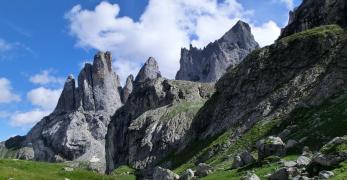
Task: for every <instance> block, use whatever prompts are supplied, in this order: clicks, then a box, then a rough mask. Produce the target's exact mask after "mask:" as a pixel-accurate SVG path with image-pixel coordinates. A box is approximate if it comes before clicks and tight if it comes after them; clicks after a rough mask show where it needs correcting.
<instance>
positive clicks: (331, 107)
mask: <svg viewBox="0 0 347 180" xmlns="http://www.w3.org/2000/svg"><path fill="white" fill-rule="evenodd" d="M346 108H347V94H344V95H341V96H339V97H337V98H335V99H332V100H328V101H326V102H324V103H323V104H322V105H320V106H317V107H309V108H300V109H297V110H296V111H294V112H293V113H292V115H291V116H290V118H289V119H288V120H287V121H285V122H284V125H283V127H286V126H287V125H288V124H295V125H297V126H298V127H297V128H296V129H295V131H294V133H293V134H291V135H290V138H291V139H296V140H299V139H301V138H303V137H307V140H306V141H305V145H306V146H310V147H311V148H314V149H317V150H318V149H320V148H321V147H322V146H323V145H324V144H325V143H327V142H328V141H330V140H332V139H333V138H335V137H341V136H344V135H346V134H347V128H346V127H347V110H346ZM280 129H281V128H280ZM340 148H343V146H342V147H340Z"/></svg>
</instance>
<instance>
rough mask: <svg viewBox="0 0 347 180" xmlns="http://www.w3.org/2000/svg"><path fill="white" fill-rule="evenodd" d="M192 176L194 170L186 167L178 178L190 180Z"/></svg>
mask: <svg viewBox="0 0 347 180" xmlns="http://www.w3.org/2000/svg"><path fill="white" fill-rule="evenodd" d="M193 178H194V171H193V170H191V169H187V170H186V171H185V172H184V173H183V174H182V175H181V176H180V179H179V180H192V179H193Z"/></svg>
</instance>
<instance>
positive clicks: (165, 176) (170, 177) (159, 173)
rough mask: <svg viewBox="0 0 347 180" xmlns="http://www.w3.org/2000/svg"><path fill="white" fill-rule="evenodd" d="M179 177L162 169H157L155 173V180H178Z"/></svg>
mask: <svg viewBox="0 0 347 180" xmlns="http://www.w3.org/2000/svg"><path fill="white" fill-rule="evenodd" d="M178 179H179V176H178V175H177V174H176V173H174V172H172V171H170V170H169V169H164V168H161V167H156V168H155V169H154V173H153V180H178Z"/></svg>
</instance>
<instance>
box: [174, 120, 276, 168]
mask: <svg viewBox="0 0 347 180" xmlns="http://www.w3.org/2000/svg"><path fill="white" fill-rule="evenodd" d="M277 124H278V120H271V121H262V122H259V123H257V124H256V125H255V126H254V127H253V128H252V129H250V130H249V131H248V132H247V133H246V134H245V135H244V136H242V137H241V138H240V139H239V140H237V141H236V142H235V143H234V144H233V145H231V146H230V147H229V148H227V149H225V150H222V151H221V150H220V149H221V147H223V146H224V145H225V144H226V143H228V141H229V139H230V137H231V135H232V134H233V132H234V131H233V130H229V131H227V132H225V133H223V134H220V135H218V136H215V137H213V138H211V139H208V140H205V141H197V142H193V143H192V144H191V145H190V146H189V147H188V148H186V149H185V150H184V151H183V152H181V153H180V154H179V155H175V156H174V158H172V160H171V162H173V164H174V165H176V169H175V172H176V173H182V172H184V171H185V170H186V169H188V168H194V167H195V165H194V164H195V163H196V162H197V160H199V158H201V157H209V156H208V154H210V152H213V150H214V149H218V150H219V151H218V154H214V155H213V156H211V157H210V158H208V159H207V160H206V161H205V162H206V163H209V164H211V165H212V166H214V167H217V168H218V169H228V168H229V167H230V165H231V164H232V158H230V157H232V156H233V155H235V154H236V153H238V152H240V151H242V150H245V149H249V150H252V149H253V147H254V145H255V144H256V142H257V141H258V140H259V139H261V138H263V137H265V136H267V135H268V133H269V132H270V131H271V129H272V128H273V127H275V125H277ZM177 165H179V166H177Z"/></svg>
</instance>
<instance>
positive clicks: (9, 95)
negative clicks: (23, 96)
mask: <svg viewBox="0 0 347 180" xmlns="http://www.w3.org/2000/svg"><path fill="white" fill-rule="evenodd" d="M12 91H13V90H12V87H11V82H10V81H9V80H8V79H6V78H0V103H10V102H18V101H20V97H19V96H18V95H17V94H14V93H13V92H12Z"/></svg>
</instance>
